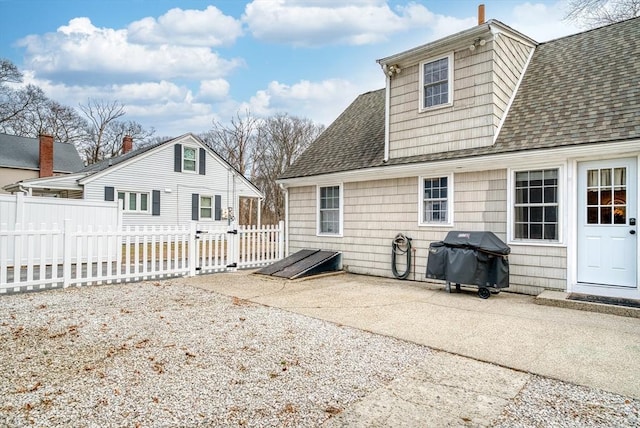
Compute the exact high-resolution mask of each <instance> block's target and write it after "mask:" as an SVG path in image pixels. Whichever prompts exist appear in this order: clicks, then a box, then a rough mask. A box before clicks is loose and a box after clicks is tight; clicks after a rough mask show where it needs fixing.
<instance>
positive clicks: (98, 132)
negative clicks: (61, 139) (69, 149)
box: [78, 99, 125, 164]
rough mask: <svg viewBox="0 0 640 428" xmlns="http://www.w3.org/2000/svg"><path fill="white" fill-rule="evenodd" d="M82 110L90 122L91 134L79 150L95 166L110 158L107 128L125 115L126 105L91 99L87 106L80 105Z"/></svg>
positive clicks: (88, 162)
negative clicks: (106, 145)
mask: <svg viewBox="0 0 640 428" xmlns="http://www.w3.org/2000/svg"><path fill="white" fill-rule="evenodd" d="M80 110H81V111H82V112H83V113H84V115H85V116H86V118H87V120H88V121H89V133H88V138H87V139H86V140H85V141H84V142H83V143H82V144H80V147H78V148H79V149H80V152H81V156H83V157H84V160H85V161H86V162H87V164H93V163H96V162H98V161H101V160H102V159H105V158H107V157H109V155H110V153H108V152H107V150H106V148H105V143H106V141H105V140H106V137H107V135H106V133H107V127H108V126H109V124H110V123H111V122H113V121H115V120H117V119H118V118H120V117H122V116H124V115H125V111H124V105H123V104H121V103H120V102H119V101H113V102H107V101H104V100H95V99H90V100H89V101H88V103H87V104H86V105H80Z"/></svg>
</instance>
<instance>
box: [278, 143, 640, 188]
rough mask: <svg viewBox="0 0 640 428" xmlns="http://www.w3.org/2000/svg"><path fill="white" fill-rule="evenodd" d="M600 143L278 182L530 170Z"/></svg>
mask: <svg viewBox="0 0 640 428" xmlns="http://www.w3.org/2000/svg"><path fill="white" fill-rule="evenodd" d="M639 143H640V139H637V138H635V139H631V140H626V141H614V142H605V144H606V146H607V151H608V152H610V153H630V154H636V153H638V144H639ZM600 144H602V143H601V142H594V143H586V144H585V143H583V144H572V145H567V146H560V147H548V148H531V149H521V150H514V151H509V152H500V153H488V154H483V155H470V156H467V157H464V158H453V159H441V160H432V161H423V162H414V163H405V164H398V165H384V166H377V167H369V168H363V169H358V170H351V171H343V172H336V173H332V174H324V175H313V176H308V177H296V178H285V179H280V180H278V183H279V184H280V185H281V186H285V187H286V186H309V185H316V184H318V183H325V182H326V183H335V182H338V181H340V182H345V183H354V182H360V181H369V180H378V179H381V180H384V179H392V178H403V177H418V176H420V175H423V174H424V173H425V171H429V172H430V173H434V174H435V173H438V174H439V173H440V172H448V173H449V172H454V173H459V172H473V171H484V170H488V169H490V170H495V169H505V168H512V167H520V166H530V165H531V164H532V163H533V162H540V161H542V162H543V163H545V162H546V163H548V162H549V161H550V159H555V160H559V159H565V158H571V159H575V158H580V157H585V156H592V155H594V153H600V152H601V151H602V146H601V145H600Z"/></svg>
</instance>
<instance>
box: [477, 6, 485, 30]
mask: <svg viewBox="0 0 640 428" xmlns="http://www.w3.org/2000/svg"><path fill="white" fill-rule="evenodd" d="M482 24H484V4H479V5H478V25H482Z"/></svg>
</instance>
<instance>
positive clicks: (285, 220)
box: [280, 183, 289, 257]
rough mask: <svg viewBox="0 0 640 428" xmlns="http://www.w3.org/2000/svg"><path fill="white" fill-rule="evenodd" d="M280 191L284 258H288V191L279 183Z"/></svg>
mask: <svg viewBox="0 0 640 428" xmlns="http://www.w3.org/2000/svg"><path fill="white" fill-rule="evenodd" d="M280 190H282V193H284V256H285V257H288V256H289V189H288V188H287V187H285V185H284V184H282V183H280Z"/></svg>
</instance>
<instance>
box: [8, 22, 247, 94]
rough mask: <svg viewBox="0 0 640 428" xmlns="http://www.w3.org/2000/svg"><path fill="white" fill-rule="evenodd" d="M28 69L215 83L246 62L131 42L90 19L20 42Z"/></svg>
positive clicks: (63, 76) (71, 75)
mask: <svg viewBox="0 0 640 428" xmlns="http://www.w3.org/2000/svg"><path fill="white" fill-rule="evenodd" d="M20 44H21V46H23V47H25V48H26V56H25V65H26V67H27V68H30V69H33V70H36V71H37V72H38V74H40V75H42V76H44V77H50V78H53V77H55V78H56V79H60V80H72V79H74V80H76V81H83V82H85V83H90V84H97V83H98V82H100V81H103V79H104V76H105V75H107V76H108V77H109V79H111V80H115V81H135V80H140V79H154V80H158V79H172V78H180V77H188V78H193V79H211V78H216V77H221V76H225V75H227V74H229V73H230V72H231V70H233V69H234V68H236V67H237V66H239V65H240V64H241V63H242V61H240V60H237V59H234V60H225V59H223V58H221V57H220V56H218V55H217V54H216V53H214V52H212V51H211V50H210V49H209V48H206V47H186V46H178V45H159V46H145V45H140V44H133V43H129V41H128V39H127V30H114V29H110V28H97V27H95V26H94V25H93V24H92V23H91V21H90V20H89V18H74V19H72V20H70V21H69V25H65V26H61V27H60V28H58V30H57V31H56V32H55V33H48V34H45V35H42V36H39V35H32V36H28V37H26V38H24V39H22V40H21V41H20Z"/></svg>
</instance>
